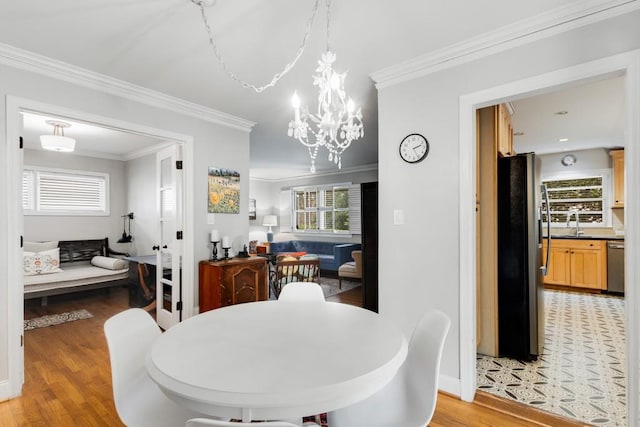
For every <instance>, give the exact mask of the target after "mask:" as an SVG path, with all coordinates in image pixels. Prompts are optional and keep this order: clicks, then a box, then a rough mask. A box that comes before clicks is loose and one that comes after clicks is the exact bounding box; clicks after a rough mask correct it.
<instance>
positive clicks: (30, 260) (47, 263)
mask: <svg viewBox="0 0 640 427" xmlns="http://www.w3.org/2000/svg"><path fill="white" fill-rule="evenodd" d="M59 265H60V248H55V249H49V250H48V251H42V252H24V275H25V276H34V275H36V274H50V273H59V272H61V271H62V270H61V269H60V268H59Z"/></svg>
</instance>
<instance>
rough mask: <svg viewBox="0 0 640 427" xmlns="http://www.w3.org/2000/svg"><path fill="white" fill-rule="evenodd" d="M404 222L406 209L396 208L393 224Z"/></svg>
mask: <svg viewBox="0 0 640 427" xmlns="http://www.w3.org/2000/svg"><path fill="white" fill-rule="evenodd" d="M402 224H404V211H403V210H401V209H395V210H394V211H393V225H402Z"/></svg>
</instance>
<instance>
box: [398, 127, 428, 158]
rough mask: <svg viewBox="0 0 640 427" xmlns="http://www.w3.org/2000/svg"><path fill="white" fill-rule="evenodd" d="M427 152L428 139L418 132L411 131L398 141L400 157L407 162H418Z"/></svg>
mask: <svg viewBox="0 0 640 427" xmlns="http://www.w3.org/2000/svg"><path fill="white" fill-rule="evenodd" d="M427 154H429V141H427V138H425V137H424V136H422V135H420V134H419V133H412V134H410V135H407V136H405V137H404V139H403V140H402V142H400V157H402V160H404V161H405V162H407V163H418V162H420V161H422V160H424V159H425V157H427Z"/></svg>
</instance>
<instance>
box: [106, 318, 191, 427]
mask: <svg viewBox="0 0 640 427" xmlns="http://www.w3.org/2000/svg"><path fill="white" fill-rule="evenodd" d="M104 334H105V336H106V338H107V346H108V347H109V358H110V359H111V381H112V383H113V400H114V403H115V406H116V411H117V412H118V416H119V417H120V420H121V421H122V422H123V423H124V424H125V425H127V426H129V427H146V426H149V427H163V426H166V427H176V426H182V425H184V424H185V422H186V421H187V420H189V419H190V418H196V417H200V416H203V415H202V414H200V413H198V412H195V411H189V410H187V409H186V408H183V407H181V406H179V405H178V404H176V403H175V402H173V401H172V400H171V399H169V398H168V397H167V396H165V395H164V393H162V391H161V390H160V389H159V388H158V386H157V385H156V384H155V383H154V382H153V381H152V380H151V378H150V377H149V375H148V374H147V371H146V369H145V357H146V354H147V351H148V350H149V348H150V346H151V343H152V342H153V340H154V339H156V338H157V337H158V336H160V334H161V332H160V328H158V325H157V324H156V322H155V321H154V320H153V318H152V317H151V315H150V314H149V313H148V312H146V311H144V310H142V309H140V308H131V309H128V310H125V311H123V312H121V313H118V314H116V315H114V316H112V317H111V318H109V319H108V320H107V321H106V322H105V324H104Z"/></svg>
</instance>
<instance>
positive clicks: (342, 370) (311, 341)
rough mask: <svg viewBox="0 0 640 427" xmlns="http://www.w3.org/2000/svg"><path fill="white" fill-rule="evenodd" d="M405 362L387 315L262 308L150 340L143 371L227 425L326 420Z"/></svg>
mask: <svg viewBox="0 0 640 427" xmlns="http://www.w3.org/2000/svg"><path fill="white" fill-rule="evenodd" d="M406 355H407V340H406V338H405V337H404V335H403V333H402V332H401V331H400V330H399V329H398V328H397V327H395V326H394V325H393V324H392V323H391V322H389V321H386V320H385V319H384V318H383V317H382V316H380V315H378V314H376V313H374V312H371V311H368V310H365V309H362V308H358V307H354V306H350V305H347V304H341V303H332V302H285V301H263V302H255V303H246V304H238V305H233V306H228V307H224V308H220V309H216V310H212V311H208V312H206V313H202V314H199V315H197V316H194V317H192V318H190V319H187V320H185V321H184V322H182V323H179V324H177V325H176V326H174V327H172V328H171V329H169V330H168V331H166V332H165V333H163V334H162V335H161V336H160V337H159V338H157V340H156V341H155V342H154V343H153V345H152V347H151V349H150V351H149V353H148V354H147V359H146V366H147V371H148V373H149V375H150V376H151V378H152V379H153V380H154V381H155V382H156V383H157V384H158V386H159V387H160V388H161V390H162V391H163V392H164V393H165V394H166V395H167V396H169V397H170V398H171V399H173V400H174V401H176V402H178V403H179V404H181V405H184V406H186V407H189V408H191V409H193V410H196V411H199V412H202V413H205V414H209V415H213V416H218V417H226V418H234V419H242V420H243V421H251V420H275V419H286V418H297V417H303V416H308V415H315V414H320V413H323V412H328V411H331V410H335V409H339V408H342V407H345V406H348V405H350V404H353V403H355V402H358V401H360V400H362V399H365V398H366V397H368V396H370V395H372V394H373V393H375V392H376V391H378V390H379V389H381V388H382V387H384V386H385V385H386V384H387V383H388V382H389V381H391V379H392V378H393V377H394V375H395V374H396V372H397V371H398V369H399V368H400V366H401V365H402V363H403V362H404V360H405V358H406Z"/></svg>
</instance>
